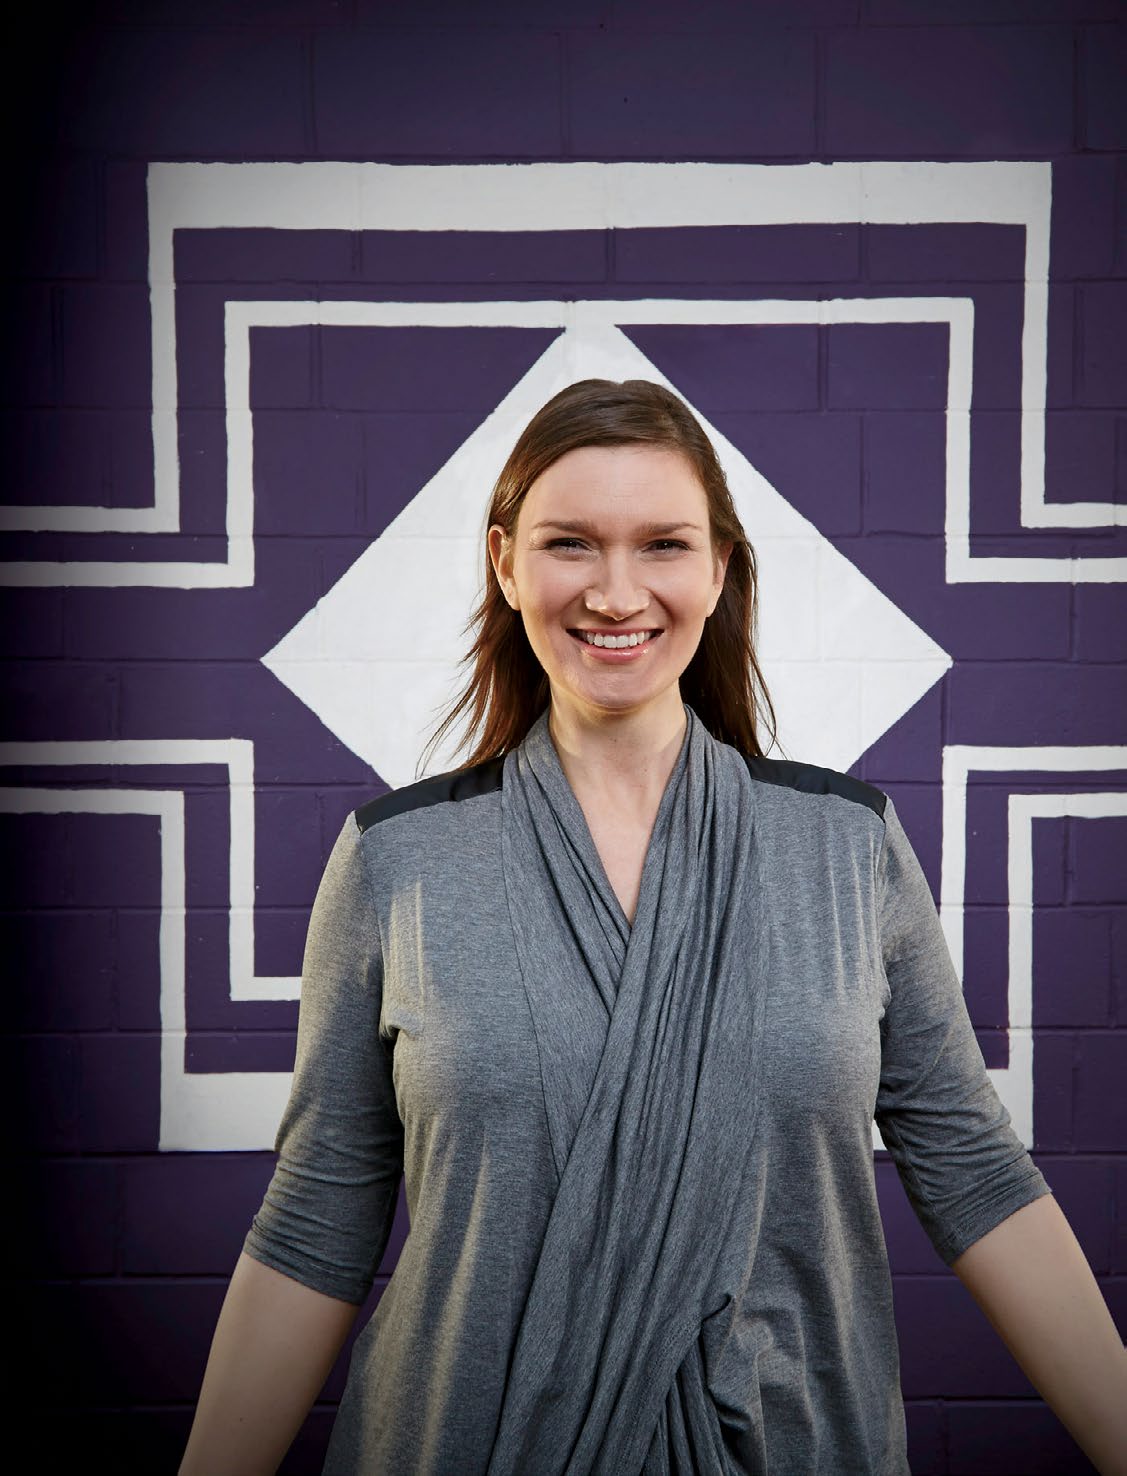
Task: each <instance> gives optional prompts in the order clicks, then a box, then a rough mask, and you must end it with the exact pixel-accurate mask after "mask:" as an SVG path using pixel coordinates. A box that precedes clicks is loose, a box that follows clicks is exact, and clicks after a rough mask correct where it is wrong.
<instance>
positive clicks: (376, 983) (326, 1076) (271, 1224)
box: [244, 815, 403, 1304]
mask: <svg viewBox="0 0 1127 1476" xmlns="http://www.w3.org/2000/svg"><path fill="white" fill-rule="evenodd" d="M361 845H362V836H361V834H360V831H359V828H358V826H357V824H356V819H355V816H354V815H349V816H348V817H347V819H346V820H345V822H344V825H343V827H342V829H341V832H340V834H339V836H338V837H337V840H336V842H335V844H334V846H333V849H332V852H331V854H330V856H329V859H328V862H327V864H326V866H325V871H324V874H323V875H322V878H321V883H320V886H319V887H318V890H317V896H316V899H315V901H314V904H313V910H312V914H311V916H310V920H309V931H308V933H307V935H306V944H305V955H304V960H303V964H302V977H301V1003H300V1007H299V1011H298V1030H297V1057H296V1061H295V1065H294V1074H293V1083H292V1086H291V1088H290V1095H289V1101H288V1103H287V1105H286V1109H285V1112H284V1114H283V1116H282V1121H281V1124H280V1126H279V1128H278V1134H277V1138H276V1141H275V1148H276V1150H277V1153H278V1162H277V1166H276V1168H275V1170H274V1175H273V1178H272V1179H271V1181H270V1184H269V1186H268V1188H267V1190H266V1195H265V1198H264V1199H263V1202H262V1207H261V1208H260V1209H259V1211H258V1214H257V1215H256V1216H255V1217H254V1221H253V1223H252V1225H251V1228H250V1230H249V1232H248V1234H247V1237H246V1241H245V1243H244V1250H245V1251H246V1252H247V1254H248V1255H251V1256H253V1257H254V1258H255V1259H256V1260H259V1261H262V1262H264V1263H265V1264H266V1265H267V1266H271V1267H273V1268H274V1269H275V1270H277V1271H281V1272H283V1273H284V1274H285V1275H287V1276H291V1277H293V1278H294V1279H295V1280H297V1281H300V1282H302V1283H303V1284H304V1285H306V1286H309V1287H312V1288H313V1289H314V1290H315V1291H320V1292H324V1293H325V1294H326V1295H328V1296H332V1297H337V1298H339V1299H340V1300H342V1301H346V1302H354V1303H357V1304H359V1303H361V1302H363V1301H364V1299H365V1297H366V1296H367V1294H368V1292H369V1290H370V1288H371V1285H372V1281H373V1278H374V1277H375V1273H376V1269H377V1267H378V1266H379V1262H380V1258H381V1257H382V1255H383V1252H384V1249H385V1247H386V1245H387V1241H388V1237H389V1235H390V1233H391V1224H392V1220H393V1217H394V1213H395V1201H396V1196H397V1192H398V1188H399V1181H400V1178H401V1176H402V1172H403V1126H402V1123H401V1122H400V1119H399V1113H398V1110H397V1106H396V1100H395V1093H394V1088H393V1085H392V1074H391V1056H390V1050H389V1048H388V1046H387V1045H386V1044H385V1043H384V1042H382V1041H381V1040H380V1036H379V1020H380V1004H381V997H382V987H383V972H382V958H381V945H380V931H379V921H378V916H377V912H376V908H375V903H374V898H373V895H372V885H371V880H370V877H369V875H368V871H367V866H366V862H365V858H364V856H363V854H362V850H361Z"/></svg>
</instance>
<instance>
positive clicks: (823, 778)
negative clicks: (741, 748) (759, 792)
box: [740, 753, 888, 820]
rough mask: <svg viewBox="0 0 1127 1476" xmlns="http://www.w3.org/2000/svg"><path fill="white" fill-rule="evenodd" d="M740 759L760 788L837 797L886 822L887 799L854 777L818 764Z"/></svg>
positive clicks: (743, 757)
mask: <svg viewBox="0 0 1127 1476" xmlns="http://www.w3.org/2000/svg"><path fill="white" fill-rule="evenodd" d="M740 757H741V758H742V759H743V761H744V763H745V764H746V765H747V770H748V773H749V774H750V775H751V778H752V780H753V781H754V782H755V783H757V784H764V785H770V786H771V787H772V788H773V789H775V790H779V791H789V792H791V793H794V794H804V795H830V796H834V797H835V798H837V799H841V800H847V801H848V802H849V803H851V804H854V805H860V806H862V807H863V808H864V809H867V810H871V811H872V812H873V814H874V815H876V816H877V817H878V818H879V819H881V820H883V819H884V818H885V812H886V810H887V808H888V796H887V795H886V794H885V793H884V791H883V790H881V789H877V788H876V786H875V785H872V784H866V783H865V781H864V780H863V779H855V778H854V777H853V775H852V774H844V773H841V772H840V771H839V770H837V769H826V768H823V767H822V766H821V765H819V764H806V763H801V762H799V761H798V760H796V759H778V758H764V757H762V756H761V755H756V756H753V755H751V754H747V753H741V754H740Z"/></svg>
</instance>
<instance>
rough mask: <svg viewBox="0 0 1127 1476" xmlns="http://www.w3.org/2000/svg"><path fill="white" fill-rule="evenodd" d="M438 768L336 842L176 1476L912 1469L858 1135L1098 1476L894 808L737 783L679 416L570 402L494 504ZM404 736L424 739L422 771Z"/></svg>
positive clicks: (1107, 1460)
mask: <svg viewBox="0 0 1127 1476" xmlns="http://www.w3.org/2000/svg"><path fill="white" fill-rule="evenodd" d="M487 553H488V560H487V565H486V582H487V589H486V593H485V596H484V598H483V600H482V603H481V605H480V607H479V609H478V610H477V612H476V613H475V621H476V624H477V627H478V634H477V638H476V641H475V644H474V646H473V650H472V653H471V654H472V657H473V660H474V667H473V671H472V676H471V680H470V682H469V685H468V686H467V688H466V691H465V692H464V694H463V696H462V698H461V701H460V702H459V704H458V705H457V706H456V707H455V709H454V710H453V712H452V713H451V714H450V716H449V717H448V718H447V721H446V724H444V725H443V729H440V730H439V732H440V733H441V732H442V731H443V730H444V728H445V727H447V726H449V725H450V723H452V722H453V721H454V719H455V718H456V717H457V716H458V715H459V714H460V713H464V712H466V711H468V712H469V714H470V733H471V735H472V734H474V733H476V734H477V735H478V738H477V744H476V748H475V749H474V751H473V753H472V754H471V757H470V760H469V762H468V764H467V765H466V766H464V767H463V768H462V769H460V770H457V771H455V772H453V773H450V774H445V775H442V776H439V777H437V778H431V779H426V780H423V781H421V782H420V783H417V784H414V785H408V786H407V787H405V788H404V789H401V790H398V791H395V792H393V793H391V794H388V795H385V796H383V797H381V798H378V799H375V800H373V801H371V802H370V803H368V804H366V805H363V806H361V807H360V808H359V809H358V810H356V811H355V812H354V814H352V815H350V816H349V817H348V819H347V820H346V822H345V824H344V827H343V829H342V831H341V833H340V836H339V838H338V840H337V842H336V845H335V847H334V850H333V853H332V855H331V857H330V859H329V862H328V865H327V867H326V870H325V874H324V878H323V881H322V883H321V887H320V889H319V892H318V896H317V900H316V904H315V907H314V911H313V916H312V918H311V922H310V929H309V937H308V943H307V948H306V958H305V968H304V973H303V984H302V998H301V1014H300V1026H299V1033H298V1053H297V1063H296V1068H295V1073H294V1080H293V1089H292V1094H291V1097H290V1101H289V1105H288V1107H287V1109H286V1113H285V1116H284V1118H283V1121H282V1124H281V1127H280V1130H279V1135H278V1150H279V1155H280V1156H279V1161H278V1166H277V1169H276V1171H275V1174H274V1177H273V1180H272V1182H271V1184H270V1187H269V1189H268V1191H267V1194H266V1197H265V1200H264V1203H263V1206H262V1209H261V1210H260V1212H259V1214H258V1215H257V1216H256V1218H255V1221H254V1224H253V1226H252V1227H251V1230H250V1232H249V1234H248V1236H247V1240H246V1246H245V1250H244V1254H243V1256H242V1257H241V1258H240V1260H239V1263H238V1266H237V1267H236V1270H235V1274H234V1277H233V1278H232V1283H231V1288H230V1291H229V1293H228V1296H227V1300H226V1302H225V1303H224V1307H223V1311H222V1314H221V1316H220V1320H219V1325H218V1328H217V1330H216V1335H215V1341H214V1344H213V1347H212V1353H211V1357H210V1360H209V1363H208V1367H207V1372H206V1375H205V1378H204V1384H203V1390H202V1393H201V1397H200V1404H199V1409H198V1411H197V1417H196V1423H195V1426H194V1428H193V1431H192V1436H191V1440H190V1442H189V1446H188V1450H187V1453H186V1455H185V1459H184V1464H183V1466H182V1468H181V1469H182V1472H183V1473H184V1476H189V1473H194V1472H207V1473H210V1476H214V1473H217V1472H221V1471H232V1472H239V1473H247V1472H257V1471H263V1472H267V1471H272V1470H273V1469H274V1468H275V1466H276V1464H277V1463H278V1461H279V1460H280V1459H281V1457H282V1456H283V1454H284V1452H285V1450H286V1449H287V1447H288V1445H289V1443H290V1441H291V1439H292V1438H293V1435H294V1433H295V1431H296V1430H297V1428H298V1427H299V1426H300V1424H301V1422H302V1420H303V1418H304V1416H305V1413H306V1411H307V1410H308V1408H309V1406H310V1404H311V1403H312V1401H313V1399H314V1398H315V1397H316V1394H317V1392H318V1390H319V1388H320V1386H321V1383H322V1382H323V1380H324V1378H325V1376H326V1374H327V1372H328V1370H329V1368H330V1367H331V1365H332V1363H333V1360H334V1358H335V1357H336V1354H337V1352H338V1350H339V1348H340V1346H341V1344H342V1342H343V1340H344V1338H345V1336H346V1334H347V1332H348V1330H349V1328H350V1326H351V1324H352V1321H353V1319H354V1317H355V1313H356V1309H357V1307H358V1305H359V1304H360V1303H362V1302H363V1301H364V1299H365V1297H366V1295H367V1292H368V1290H369V1289H370V1286H371V1283H372V1279H373V1276H374V1273H375V1271H376V1268H377V1266H378V1264H379V1261H380V1258H381V1256H382V1254H383V1251H384V1248H385V1245H386V1243H387V1238H388V1234H389V1231H390V1226H391V1220H392V1215H393V1210H394V1204H395V1198H396V1192H397V1187H398V1182H399V1178H400V1174H401V1171H402V1172H404V1173H405V1180H406V1191H407V1199H408V1206H409V1210H410V1218H411V1233H410V1236H409V1237H408V1240H407V1243H406V1245H405V1247H404V1250H403V1253H402V1255H401V1256H400V1259H399V1263H398V1265H397V1267H396V1271H395V1274H394V1275H393V1277H392V1278H391V1281H390V1283H389V1285H388V1286H387V1288H386V1290H385V1291H384V1293H383V1296H382V1298H381V1300H380V1303H379V1306H378V1308H377V1310H376V1312H375V1314H374V1315H373V1317H372V1319H371V1321H370V1323H369V1324H368V1326H367V1328H366V1329H365V1330H364V1332H363V1333H362V1334H361V1336H360V1338H359V1340H358V1341H357V1344H356V1347H355V1350H354V1352H353V1356H352V1363H351V1372H350V1375H349V1381H348V1386H347V1388H346V1391H345V1394H344V1397H343V1400H342V1402H341V1406H340V1410H339V1413H338V1416H337V1420H336V1423H335V1426H334V1429H333V1435H332V1439H331V1442H330V1447H329V1453H328V1457H327V1463H326V1467H325V1469H326V1471H329V1472H373V1473H434V1476H446V1473H483V1476H516V1473H521V1476H551V1473H555V1472H560V1473H563V1472H567V1473H570V1476H585V1473H588V1472H598V1473H604V1476H639V1473H644V1476H658V1473H667V1472H671V1473H674V1472H675V1473H690V1472H692V1473H708V1476H711V1473H725V1472H729V1473H742V1472H768V1471H770V1472H772V1473H795V1476H797V1473H802V1476H809V1473H814V1472H824V1473H840V1472H847V1471H848V1472H867V1473H868V1472H879V1473H903V1472H906V1471H907V1470H908V1466H907V1461H906V1457H905V1432H904V1414H903V1406H902V1402H901V1397H900V1389H899V1378H898V1360H897V1348H896V1336H895V1327H894V1323H893V1316H892V1297H891V1285H890V1280H889V1273H888V1263H887V1256H886V1252H885V1246H884V1240H883V1235H882V1231H881V1223H880V1217H879V1213H878V1209H877V1201H876V1192H875V1185H874V1179H873V1164H872V1139H871V1124H872V1120H873V1117H874V1114H875V1116H876V1118H877V1121H878V1123H879V1125H880V1127H881V1131H882V1134H883V1137H884V1141H885V1143H886V1145H887V1147H888V1149H889V1151H890V1153H891V1154H892V1156H893V1158H894V1160H895V1162H896V1164H897V1167H898V1169H899V1171H900V1174H901V1176H902V1179H903V1181H904V1184H905V1187H906V1189H907V1192H908V1194H909V1196H910V1198H911V1200H912V1203H913V1205H914V1207H915V1209H916V1211H917V1213H918V1215H919V1217H920V1219H921V1221H922V1223H923V1225H924V1228H925V1229H926V1230H927V1232H928V1234H929V1235H930V1237H931V1239H932V1242H933V1244H934V1245H935V1247H936V1249H937V1251H938V1252H939V1254H940V1255H941V1256H942V1257H943V1259H944V1260H945V1261H946V1262H947V1264H949V1265H951V1266H952V1267H953V1268H954V1269H955V1271H956V1272H957V1273H958V1274H959V1275H960V1276H961V1277H962V1279H963V1280H964V1282H965V1283H966V1284H967V1285H968V1286H969V1287H970V1289H971V1291H972V1292H973V1293H974V1295H975V1296H976V1297H977V1298H978V1300H979V1301H980V1303H981V1305H982V1306H983V1308H984V1309H985V1311H986V1313H987V1315H988V1316H989V1317H990V1318H991V1320H992V1321H993V1322H994V1323H995V1325H996V1326H997V1328H998V1330H999V1332H1000V1333H1001V1335H1002V1336H1003V1337H1004V1338H1005V1339H1006V1341H1007V1342H1008V1344H1009V1345H1010V1347H1011V1348H1012V1350H1013V1352H1014V1353H1015V1355H1016V1356H1017V1358H1018V1359H1019V1361H1020V1362H1021V1364H1022V1366H1023V1367H1024V1368H1025V1369H1026V1370H1027V1372H1028V1373H1029V1375H1030V1377H1031V1378H1032V1379H1033V1381H1034V1383H1035V1384H1036V1385H1037V1386H1038V1388H1039V1389H1040V1390H1041V1391H1042V1392H1043V1393H1044V1395H1045V1397H1046V1398H1047V1399H1048V1400H1049V1401H1050V1403H1051V1404H1052V1405H1053V1407H1054V1409H1055V1410H1056V1411H1057V1413H1058V1414H1059V1416H1060V1418H1061V1419H1062V1420H1063V1421H1064V1422H1065V1423H1066V1424H1067V1425H1068V1426H1069V1428H1070V1429H1071V1430H1072V1431H1073V1433H1074V1434H1075V1436H1076V1438H1077V1439H1078V1441H1079V1442H1080V1443H1081V1445H1082V1446H1083V1447H1084V1448H1085V1450H1086V1451H1087V1452H1088V1453H1089V1455H1090V1456H1091V1458H1092V1460H1093V1461H1094V1462H1095V1463H1096V1465H1097V1466H1098V1468H1099V1469H1100V1470H1101V1471H1103V1472H1116V1473H1122V1472H1124V1471H1127V1456H1125V1455H1124V1451H1127V1398H1125V1397H1123V1396H1124V1394H1125V1393H1127V1373H1125V1355H1124V1350H1123V1348H1122V1345H1121V1343H1120V1341H1119V1338H1118V1336H1117V1335H1116V1331H1115V1327H1114V1325H1113V1323H1112V1320H1111V1317H1110V1315H1109V1314H1108V1311H1107V1309H1106V1307H1105V1306H1104V1303H1103V1300H1102V1298H1101V1296H1100V1293H1099V1290H1098V1288H1097V1286H1096V1284H1095V1281H1094V1279H1093V1277H1092V1275H1091V1272H1090V1270H1089V1268H1088V1265H1087V1262H1086V1261H1085V1259H1084V1256H1083V1254H1082V1252H1081V1251H1080V1248H1079V1246H1078V1245H1077V1243H1076V1241H1075V1238H1074V1237H1073V1236H1072V1234H1071V1231H1070V1230H1069V1228H1068V1226H1067V1224H1066V1222H1065V1221H1064V1219H1063V1217H1062V1216H1061V1214H1060V1211H1059V1210H1058V1208H1057V1206H1056V1203H1055V1200H1054V1199H1053V1197H1052V1195H1051V1194H1050V1193H1049V1189H1048V1185H1047V1184H1046V1183H1045V1181H1044V1179H1043V1178H1042V1176H1041V1174H1040V1173H1039V1171H1038V1170H1037V1168H1036V1167H1035V1166H1034V1164H1033V1163H1032V1161H1031V1159H1030V1158H1029V1155H1028V1154H1027V1153H1026V1152H1025V1149H1024V1147H1023V1145H1022V1144H1021V1142H1020V1140H1019V1139H1018V1138H1017V1137H1016V1135H1015V1134H1014V1132H1013V1130H1012V1127H1011V1125H1010V1121H1009V1116H1008V1114H1007V1113H1006V1111H1005V1108H1004V1107H1003V1106H1002V1104H1001V1102H1000V1101H999V1099H998V1097H997V1094H996V1093H995V1091H994V1089H993V1086H992V1085H991V1083H990V1080H989V1078H988V1076H987V1074H986V1071H985V1068H984V1066H983V1061H982V1056H981V1053H980V1052H979V1050H978V1047H977V1045H976V1043H975V1039H974V1034H973V1031H972V1029H971V1026H970V1022H969V1019H968V1017H967V1014H966V1009H965V1006H964V1004H963V999H962V993H961V990H960V986H959V983H958V980H957V978H956V977H955V974H954V970H953V968H952V965H951V962H950V958H949V955H948V954H947V951H946V948H945V945H944V943H943V939H942V935H941V933H940V929H939V923H938V919H937V917H936V913H935V907H934V904H933V903H932V900H931V896H930V893H929V892H928V890H927V886H926V883H925V881H924V879H923V876H922V873H921V871H920V868H919V865H918V862H917V861H916V858H915V856H914V855H913V853H912V850H911V847H910V845H909V844H908V841H907V839H906V837H905V835H904V832H903V829H902V828H901V826H900V824H899V821H898V819H897V817H896V814H895V810H894V808H893V806H892V804H891V802H890V801H889V800H888V799H887V797H886V796H885V795H883V794H882V793H880V791H878V790H875V789H873V788H871V787H870V786H868V785H865V784H862V783H860V782H858V781H856V780H853V779H850V778H848V777H847V776H845V775H841V774H836V773H833V772H830V771H827V770H822V769H816V768H813V767H811V766H807V765H803V764H797V763H787V762H781V761H773V760H768V759H766V758H765V757H764V756H763V750H762V746H761V743H760V739H759V732H758V727H757V718H758V717H759V716H760V715H762V714H763V713H767V714H770V704H769V701H768V700H767V698H766V693H765V691H764V689H763V685H762V682H761V679H760V674H759V669H758V666H757V665H756V662H755V656H754V650H753V645H752V634H753V630H754V620H755V566H754V560H753V555H752V552H751V549H750V547H749V545H748V543H747V540H746V538H745V536H744V533H743V529H742V527H741V526H740V523H739V520H738V518H737V516H736V514H735V511H734V508H733V506H732V503H731V499H730V496H729V493H728V489H727V486H726V484H725V480H724V475H723V472H722V470H721V468H720V466H719V464H718V462H717V460H716V457H715V453H714V451H713V448H712V446H711V445H710V443H709V442H708V440H707V438H706V436H705V435H704V433H703V431H702V429H701V427H700V426H699V424H698V423H697V421H696V420H695V418H694V417H693V416H692V415H691V413H690V412H689V411H688V409H687V407H685V406H684V405H683V404H682V402H681V401H679V400H678V399H677V398H676V397H675V396H674V395H672V394H670V393H669V392H668V391H666V390H664V389H662V388H660V387H659V386H657V385H653V384H649V383H647V382H645V381H627V382H625V383H624V384H615V383H613V382H610V381H605V380H586V381H583V382H581V383H579V384H575V385H572V386H570V387H569V388H568V389H565V390H564V391H562V392H561V393H560V394H559V395H557V396H556V397H555V398H554V399H553V400H551V401H549V403H548V404H547V405H545V406H544V407H543V409H542V410H540V411H539V412H538V414H537V415H536V416H535V417H534V418H533V420H532V422H531V423H530V424H529V426H528V427H527V428H526V430H525V431H524V433H523V434H522V436H521V437H520V440H519V441H518V443H517V445H516V446H515V448H514V450H513V452H512V454H511V455H510V457H509V460H508V462H507V464H506V466H505V468H504V470H503V471H502V473H501V476H500V478H499V480H498V483H497V486H496V488H495V490H494V496H493V501H492V506H491V509H490V514H489V530H488V535H487ZM436 736H437V735H436Z"/></svg>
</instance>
